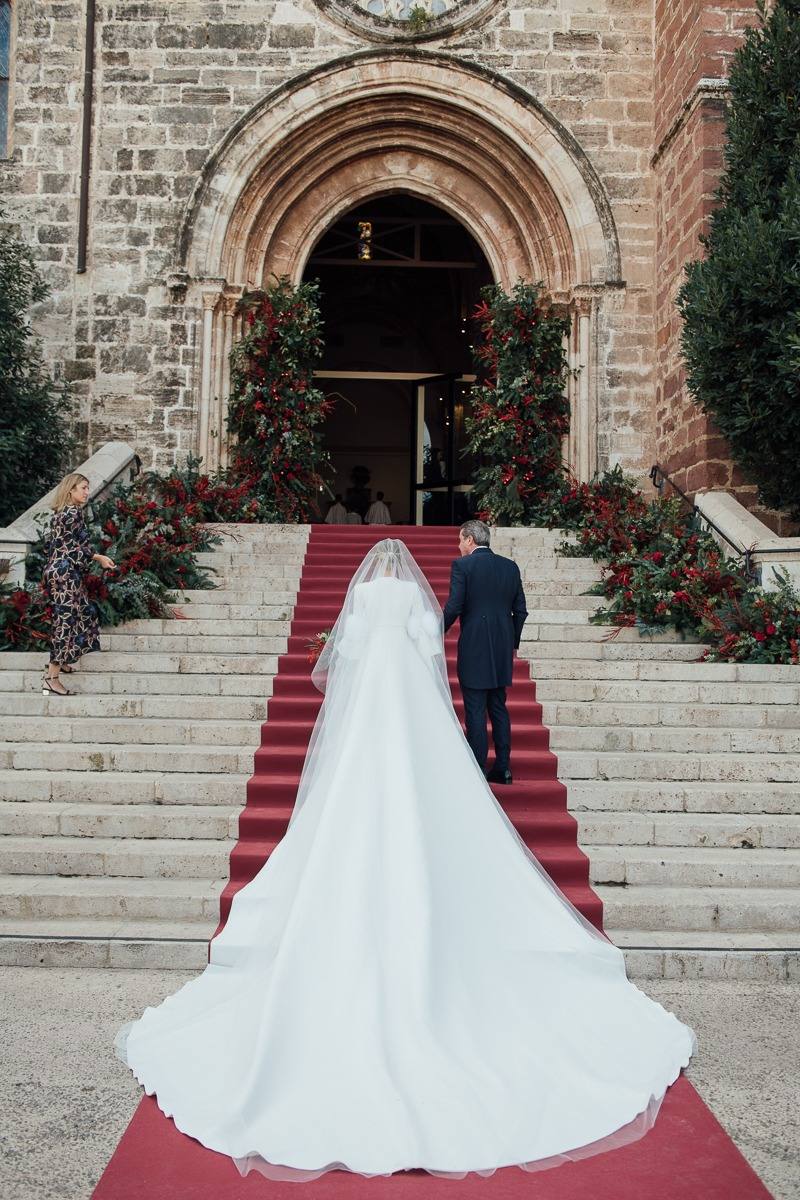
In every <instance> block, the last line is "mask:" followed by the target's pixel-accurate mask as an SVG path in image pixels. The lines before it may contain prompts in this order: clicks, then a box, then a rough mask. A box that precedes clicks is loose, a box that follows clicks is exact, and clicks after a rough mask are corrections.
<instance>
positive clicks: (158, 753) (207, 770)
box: [0, 742, 253, 777]
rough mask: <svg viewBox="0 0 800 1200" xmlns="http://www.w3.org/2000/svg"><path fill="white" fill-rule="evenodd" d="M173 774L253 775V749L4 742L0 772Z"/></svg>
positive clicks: (1, 750) (0, 750) (246, 747)
mask: <svg viewBox="0 0 800 1200" xmlns="http://www.w3.org/2000/svg"><path fill="white" fill-rule="evenodd" d="M45 763H46V764H47V768H48V770H50V771H126V772H129V771H148V772H153V771H157V772H158V771H164V772H168V771H174V772H176V773H177V772H180V773H184V772H189V773H190V774H195V773H200V774H211V773H220V774H227V773H228V772H233V773H234V774H236V775H247V776H248V777H249V776H250V775H252V773H253V746H244V747H241V746H239V747H237V746H205V747H202V748H201V747H199V746H171V745H159V744H156V743H151V744H148V745H131V746H124V745H103V744H101V743H98V742H58V743H55V744H50V743H49V742H6V743H4V744H0V769H3V770H8V769H9V768H13V769H14V770H16V771H28V770H33V771H40V770H42V768H43V766H44V764H45Z"/></svg>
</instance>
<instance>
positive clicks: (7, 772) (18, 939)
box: [0, 526, 800, 979]
mask: <svg viewBox="0 0 800 1200" xmlns="http://www.w3.org/2000/svg"><path fill="white" fill-rule="evenodd" d="M223 529H227V527H223ZM308 530H309V527H308V526H261V527H259V526H252V527H247V526H238V527H235V534H236V536H235V537H226V541H225V544H224V546H222V547H221V548H219V549H217V550H215V551H212V552H210V553H209V554H208V555H206V556H204V561H205V562H206V563H207V564H208V565H210V566H213V567H215V568H216V570H217V572H218V574H217V585H218V586H217V587H216V588H214V589H213V590H209V591H197V592H192V593H187V594H185V596H184V597H182V600H181V605H180V607H181V610H182V611H184V612H185V614H186V615H187V616H188V617H189V618H190V619H189V620H185V621H169V620H167V621H136V622H130V623H128V624H127V625H124V626H121V627H119V628H117V629H114V630H112V631H106V632H104V634H103V637H104V640H105V641H104V644H105V646H106V647H107V648H106V650H105V652H104V653H102V654H95V655H91V656H89V657H88V658H87V659H86V660H85V662H84V663H83V664H82V666H81V669H80V671H79V672H78V673H77V674H76V675H75V676H73V677H72V679H71V680H70V681H69V686H70V687H74V689H75V694H74V695H72V696H70V697H67V698H59V697H54V696H52V697H42V696H41V695H40V694H39V680H40V670H41V667H42V665H43V661H44V656H43V655H39V654H10V653H6V654H2V655H0V713H2V718H3V738H4V740H3V741H2V742H0V872H2V874H0V962H6V963H39V962H45V963H53V964H55V963H60V964H64V963H72V964H83V965H87V964H94V965H113V966H131V965H144V966H151V965H152V966H165V965H169V966H182V967H199V966H202V964H203V963H204V962H205V959H206V947H207V941H208V938H209V937H210V936H211V934H212V933H213V930H214V929H215V927H216V923H217V917H218V902H219V893H220V891H221V889H222V887H223V885H224V883H225V881H226V879H227V875H228V855H229V853H230V849H231V847H232V845H233V844H234V843H235V840H236V837H237V828H238V814H239V811H240V810H241V807H242V805H243V803H244V799H245V787H246V782H247V779H248V778H249V776H250V775H251V773H252V765H253V752H254V750H255V749H256V747H257V746H258V744H259V740H260V733H259V731H260V724H261V721H262V720H263V719H264V716H265V712H266V714H267V715H268V711H269V696H270V694H271V690H272V680H273V677H274V674H275V671H276V670H277V664H278V656H279V654H280V653H281V652H282V650H283V649H284V648H285V646H286V638H287V634H288V630H289V624H290V621H291V616H292V611H293V606H294V602H295V596H296V592H297V587H298V583H299V579H300V571H301V565H302V560H303V556H304V553H305V546H306V541H307V537H308ZM227 532H231V533H232V532H234V530H233V529H227ZM559 540H560V535H559V534H558V532H557V531H547V530H540V529H504V530H500V529H499V530H496V531H495V535H494V539H493V543H494V545H495V547H496V549H497V550H498V551H499V552H500V553H507V554H511V555H513V557H514V558H515V559H516V560H517V561H518V562H519V564H520V567H521V570H522V573H523V577H524V580H525V589H526V593H527V596H528V604H529V608H530V610H531V614H530V618H529V620H528V622H527V624H526V627H525V632H524V638H523V642H522V650H521V652H522V654H523V656H524V657H525V658H526V659H528V660H529V661H530V662H531V671H532V675H533V677H534V678H535V679H536V681H537V685H536V694H537V699H538V700H539V701H540V702H541V703H542V705H543V719H544V722H545V724H546V725H547V726H548V727H549V729H550V731H551V737H550V744H551V746H552V748H553V750H554V751H555V753H556V754H557V755H558V760H559V774H560V778H561V779H562V780H563V781H564V782H565V784H566V786H567V789H568V797H569V799H568V803H569V805H570V808H571V810H572V812H573V813H574V815H575V816H576V817H577V820H578V824H579V836H580V844H581V846H582V847H583V849H584V850H585V852H586V853H587V855H588V856H589V859H590V870H591V879H592V881H593V883H594V885H595V887H596V888H597V891H598V892H599V894H600V895H601V896H602V898H603V901H604V904H605V913H606V928H607V929H608V931H609V933H610V935H611V936H612V938H613V939H614V940H615V941H616V942H617V943H618V944H620V945H621V946H623V947H624V948H625V949H626V954H627V957H628V961H629V966H630V969H631V970H632V972H633V973H635V974H638V975H649V976H653V975H667V976H670V975H681V974H703V975H707V974H716V975H721V976H727V977H751V976H758V977H762V978H766V977H769V978H776V979H780V978H786V977H787V975H788V973H789V972H790V971H791V970H794V971H796V970H797V969H798V961H800V935H799V934H798V929H799V928H800V887H798V883H797V880H798V874H797V872H798V867H799V866H800V703H799V702H800V668H797V667H761V666H735V665H732V664H703V663H699V662H698V661H697V659H698V657H699V654H700V651H701V649H702V648H701V647H700V646H698V645H696V644H691V643H685V642H681V641H680V640H678V639H677V638H676V637H675V636H674V635H671V634H670V633H668V632H667V633H664V634H662V635H660V636H659V637H658V638H655V639H652V640H649V639H648V640H642V639H640V638H639V637H638V635H637V634H636V632H635V631H632V630H625V631H623V632H622V633H621V634H620V635H619V636H618V637H615V638H614V639H613V640H608V634H609V630H608V629H607V628H604V627H602V626H599V627H598V626H593V625H590V624H589V623H588V616H589V614H590V613H591V612H592V611H593V610H594V608H595V607H596V603H597V602H596V599H595V598H594V597H590V596H586V595H585V594H584V593H585V592H586V589H587V588H588V587H589V586H590V584H591V583H592V582H593V581H594V580H596V579H597V577H598V573H599V572H598V568H597V566H596V565H595V564H594V563H592V562H590V561H588V560H586V559H575V558H568V557H561V556H559V555H558V554H557V553H556V546H557V544H558V542H559ZM288 815H289V814H288V810H287V812H286V814H285V816H286V817H287V818H288Z"/></svg>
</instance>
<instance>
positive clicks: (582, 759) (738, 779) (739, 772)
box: [512, 749, 800, 790]
mask: <svg viewBox="0 0 800 1200" xmlns="http://www.w3.org/2000/svg"><path fill="white" fill-rule="evenodd" d="M513 763H514V756H513V751H512V767H513ZM558 777H559V779H562V780H564V781H565V782H567V783H568V786H569V788H570V790H571V788H572V783H571V781H572V780H573V779H593V780H594V779H614V780H628V781H635V782H636V783H639V782H645V781H659V782H662V783H663V782H664V781H668V780H670V781H678V780H698V781H705V780H708V781H710V782H712V781H727V782H729V783H758V782H764V783H795V784H796V783H800V759H799V758H798V757H797V756H796V755H789V754H786V755H768V754H710V753H708V752H701V753H698V754H679V753H669V752H666V751H653V750H651V751H649V752H645V751H633V750H627V751H625V750H623V751H620V752H615V753H611V752H580V751H575V750H563V749H562V750H560V751H559V752H558Z"/></svg>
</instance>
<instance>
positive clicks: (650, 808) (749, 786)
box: [567, 779, 800, 821]
mask: <svg viewBox="0 0 800 1200" xmlns="http://www.w3.org/2000/svg"><path fill="white" fill-rule="evenodd" d="M567 803H568V805H569V808H570V811H571V812H572V813H573V814H574V815H575V816H577V817H578V818H579V819H580V817H581V815H582V814H583V813H584V812H587V813H589V814H591V815H593V816H600V815H601V814H609V815H610V816H612V817H613V818H615V819H616V818H619V819H620V820H627V819H628V818H629V817H631V818H633V817H635V816H636V815H637V814H638V813H646V814H658V813H665V814H667V813H675V812H677V813H683V812H685V813H687V814H688V815H691V816H697V817H698V818H699V819H700V821H702V820H703V819H704V818H705V816H708V815H714V814H717V813H719V814H723V815H724V814H733V815H736V816H737V818H738V817H740V816H741V817H745V818H749V819H752V820H757V819H759V816H760V815H761V814H766V815H769V814H775V815H782V814H788V815H794V814H798V813H800V788H798V787H797V784H796V783H764V782H757V783H742V782H740V781H739V780H738V779H732V780H728V781H726V782H718V781H712V782H698V781H676V782H665V781H664V780H661V779H655V780H649V781H647V780H616V779H615V780H613V781H606V780H602V779H591V780H579V779H572V780H570V783H569V792H568V798H567Z"/></svg>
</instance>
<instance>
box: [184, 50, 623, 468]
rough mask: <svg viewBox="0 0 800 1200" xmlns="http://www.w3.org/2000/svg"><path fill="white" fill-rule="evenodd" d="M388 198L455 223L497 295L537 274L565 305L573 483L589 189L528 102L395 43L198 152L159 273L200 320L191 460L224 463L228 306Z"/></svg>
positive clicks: (601, 241)
mask: <svg viewBox="0 0 800 1200" xmlns="http://www.w3.org/2000/svg"><path fill="white" fill-rule="evenodd" d="M392 193H410V194H412V195H416V196H419V197H420V198H422V199H425V200H427V201H429V202H431V203H434V204H436V205H438V206H439V207H441V208H442V209H444V210H445V211H447V212H449V213H450V214H451V215H452V216H453V217H454V218H456V219H457V220H458V221H460V222H461V223H462V224H463V225H464V226H465V227H466V228H467V229H468V230H469V232H470V233H471V234H472V236H473V237H474V238H475V240H476V241H477V242H478V244H479V245H480V246H481V248H482V250H483V252H484V254H485V255H486V258H487V260H488V262H489V265H490V267H491V270H492V273H493V275H494V278H495V279H496V280H497V282H499V283H500V284H501V285H502V286H504V287H506V288H510V287H511V286H513V284H514V283H515V282H516V281H517V280H518V279H523V280H541V281H543V283H544V284H545V286H546V288H547V289H548V291H549V292H550V294H551V295H552V296H553V297H554V298H555V299H556V300H558V301H560V302H562V303H568V304H570V305H571V306H573V308H574V309H575V311H576V329H577V328H578V327H580V332H579V333H576V336H575V338H573V343H574V345H571V346H570V358H571V360H572V361H573V362H574V365H575V366H580V367H581V368H582V369H584V376H583V381H582V383H581V385H580V387H578V388H576V389H575V402H574V405H573V408H574V412H573V427H574V430H579V432H577V433H574V434H573V437H572V439H571V442H570V445H569V446H568V447H566V450H567V453H568V455H569V460H570V463H571V465H572V466H573V468H574V469H575V470H576V471H577V473H578V474H579V476H580V477H581V478H588V477H589V475H590V474H591V471H592V470H593V465H594V462H595V461H596V450H595V445H594V442H595V436H594V426H595V417H594V415H593V414H594V413H595V412H596V382H595V374H596V373H595V372H594V370H593V369H591V368H590V364H589V362H588V361H586V362H584V359H588V357H590V356H591V353H592V346H593V343H594V338H595V333H594V330H595V327H596V314H597V309H598V306H599V305H600V304H602V303H603V295H604V294H607V293H608V292H609V290H610V289H617V288H619V287H621V286H624V285H622V284H621V281H620V249H619V241H618V238H617V233H616V228H615V224H614V220H613V216H612V213H611V207H610V204H609V201H608V198H607V196H606V194H605V191H604V189H603V186H602V184H601V182H600V180H599V178H598V176H597V174H596V172H595V171H594V168H593V167H592V165H591V163H590V162H589V159H588V158H587V156H586V154H585V153H584V152H583V150H582V149H581V147H580V146H579V145H578V143H577V142H576V141H575V139H574V137H573V136H572V135H571V134H570V133H569V132H568V131H567V130H566V129H565V128H564V127H563V125H561V124H560V122H558V121H557V120H556V119H555V117H554V116H553V115H552V114H551V113H549V112H548V111H547V110H546V108H545V107H544V106H543V105H542V104H540V103H539V102H538V101H537V100H536V99H535V98H533V97H532V96H530V95H528V94H527V93H526V92H524V91H523V90H522V89H520V88H518V87H517V86H516V85H514V84H512V83H510V82H509V81H508V80H506V79H503V78H502V77H501V76H498V75H495V74H493V73H492V72H491V71H488V70H486V69H485V68H482V67H479V66H476V65H475V64H472V63H465V62H463V61H461V60H460V59H457V58H455V57H453V56H450V55H447V54H443V53H432V52H424V51H420V50H416V49H414V50H411V49H408V48H399V49H398V48H395V49H392V50H369V51H363V52H359V53H355V54H351V55H348V56H346V57H344V58H340V59H336V60H334V61H332V62H330V63H327V64H325V65H324V66H321V67H317V68H315V69H313V70H311V71H309V72H307V73H305V74H303V75H301V76H299V77H296V78H295V79H293V80H291V81H289V82H287V83H286V84H284V85H282V86H281V87H279V88H278V89H276V90H275V91H274V92H272V93H270V95H269V96H267V97H265V98H264V100H262V101H261V102H259V103H258V104H257V105H255V106H254V107H253V108H252V109H251V110H250V111H249V112H248V113H246V114H244V116H243V117H241V118H240V120H239V121H238V122H236V124H235V125H234V126H233V127H232V128H231V129H230V131H229V132H228V133H227V134H226V135H225V137H224V138H223V139H222V140H221V142H220V143H219V144H218V146H217V147H216V148H215V149H214V150H213V151H212V152H211V154H210V155H209V158H208V160H207V162H206V164H205V166H204V168H203V171H202V172H201V175H200V178H199V179H198V182H197V185H196V187H195V189H194V192H193V194H192V196H191V197H190V200H189V202H188V204H187V208H186V212H185V216H184V219H183V222H182V224H181V228H180V232H179V236H178V240H177V245H176V253H175V264H174V270H173V274H172V276H171V278H172V280H173V281H174V280H176V279H177V280H179V281H181V282H182V283H183V284H185V286H187V287H188V289H189V291H190V297H189V301H188V302H189V306H190V307H194V309H195V311H196V312H197V317H198V323H199V324H200V326H201V328H200V329H199V334H200V341H201V353H200V356H199V360H198V365H199V372H198V374H199V387H195V388H194V389H193V390H194V392H195V394H196V395H197V403H198V413H199V419H198V443H197V449H198V453H199V454H201V455H202V457H203V458H204V459H205V461H206V462H207V463H208V464H209V465H210V466H215V465H217V464H218V463H222V464H224V462H225V457H226V455H225V436H224V425H225V420H224V416H225V412H226V409H227V395H228V354H229V351H230V347H231V345H232V343H233V341H234V340H235V338H236V336H237V332H238V330H237V325H236V316H235V311H234V309H235V299H236V297H237V296H238V295H240V294H241V292H242V290H244V289H245V288H252V287H259V286H263V285H264V284H265V282H266V281H267V279H268V278H269V277H270V276H271V275H276V276H278V275H287V276H288V277H289V278H290V279H291V280H292V281H293V282H295V283H297V282H299V281H300V279H301V278H302V275H303V271H304V269H305V265H306V262H307V260H308V258H309V256H310V254H311V252H312V250H313V247H314V245H315V244H316V242H317V241H318V240H319V238H320V237H321V236H322V234H323V233H324V232H325V231H326V229H328V228H329V227H330V225H331V224H332V223H334V222H335V221H336V220H337V219H338V218H339V217H340V216H341V215H342V214H344V213H346V212H347V211H348V210H350V209H352V208H353V207H355V206H356V205H358V204H360V203H361V202H363V201H365V200H368V199H370V198H373V197H378V196H381V195H388V194H392ZM168 284H169V281H168ZM587 295H588V296H593V297H594V299H593V300H592V301H591V303H590V304H589V306H588V311H587V305H586V297H587ZM576 306H579V309H578V307H576Z"/></svg>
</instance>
